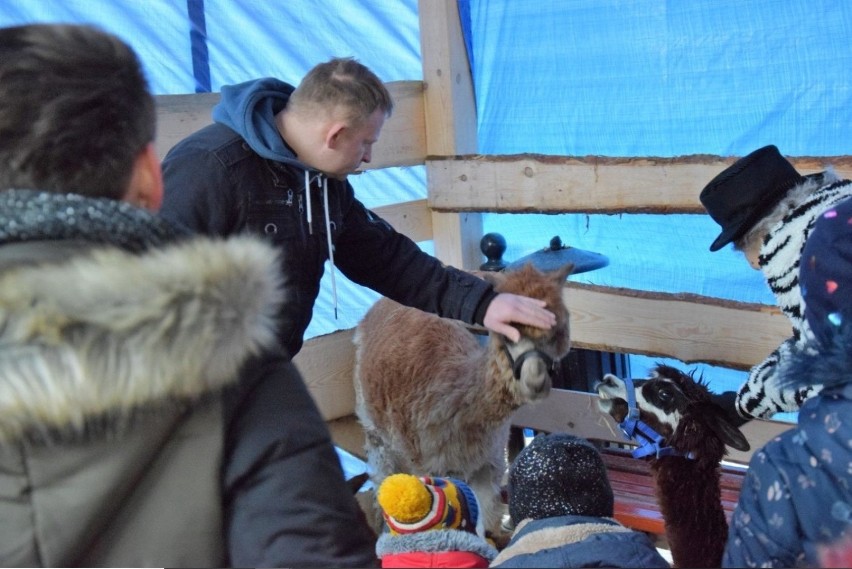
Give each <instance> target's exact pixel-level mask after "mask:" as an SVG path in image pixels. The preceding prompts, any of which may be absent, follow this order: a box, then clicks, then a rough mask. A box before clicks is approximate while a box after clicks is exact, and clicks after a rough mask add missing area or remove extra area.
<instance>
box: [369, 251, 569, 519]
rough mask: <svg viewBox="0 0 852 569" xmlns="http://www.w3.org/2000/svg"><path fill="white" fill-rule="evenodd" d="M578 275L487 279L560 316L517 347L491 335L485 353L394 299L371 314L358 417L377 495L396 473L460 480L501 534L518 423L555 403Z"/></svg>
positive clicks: (522, 273)
mask: <svg viewBox="0 0 852 569" xmlns="http://www.w3.org/2000/svg"><path fill="white" fill-rule="evenodd" d="M572 268H573V267H572V266H571V265H569V266H566V267H564V268H563V269H562V270H559V271H553V272H551V273H542V272H540V271H538V270H536V269H535V268H533V267H532V266H531V265H528V266H526V267H524V268H522V269H519V270H517V271H512V272H509V273H483V274H482V275H481V276H483V277H484V278H487V279H490V280H493V282H494V283H495V290H497V291H498V292H510V293H514V294H520V295H525V296H529V297H532V298H539V299H542V300H544V301H545V302H546V303H547V307H548V309H550V310H551V311H553V312H554V313H555V314H556V325H555V326H554V327H553V328H551V329H550V330H541V329H539V328H533V327H531V326H519V327H518V329H519V330H520V332H521V339H520V340H519V341H518V342H515V343H513V342H510V341H508V340H507V339H506V338H505V337H504V336H502V335H499V334H495V333H491V334H490V335H489V341H488V344H487V345H483V344H482V343H481V342H480V341H479V339H477V338H476V337H475V336H474V335H473V334H471V332H470V331H469V330H468V329H467V328H466V327H465V326H464V325H463V324H462V323H460V322H458V321H456V320H448V319H444V318H439V317H437V316H435V315H433V314H428V313H426V312H422V311H420V310H416V309H414V308H407V307H405V306H402V305H400V304H397V303H395V302H393V301H391V300H388V299H381V300H379V301H378V302H377V303H376V304H375V305H374V306H373V307H372V308H371V309H370V310H369V311H368V313H367V314H366V315H365V316H364V319H363V320H362V321H361V323H360V324H359V325H358V328H357V330H356V332H355V338H354V341H355V344H356V346H357V349H356V353H355V374H354V375H355V378H354V379H355V394H356V407H355V409H356V413H357V414H358V418H359V419H360V420H361V424H362V425H363V427H364V431H365V433H366V451H367V461H368V463H369V465H370V469H371V472H372V479H373V482H374V484H375V485H376V486H378V485H379V484H381V481H382V480H383V479H384V478H385V477H386V476H389V475H391V474H395V473H408V474H415V475H418V476H423V475H428V476H453V477H456V478H460V479H462V480H465V481H466V482H467V483H468V484H469V485H470V487H471V488H472V489H473V491H474V492H475V493H476V495H477V497H478V498H479V500H480V503H481V506H482V516H481V517H482V519H483V520H484V523H485V528H486V529H488V530H490V531H491V532H492V533H494V534H497V533H499V528H500V519H501V513H502V509H503V507H502V504H501V499H500V485H501V483H502V477H503V474H504V472H505V470H506V443H507V440H508V435H509V426H510V421H511V416H512V413H513V412H514V411H515V410H516V409H518V408H519V407H521V406H522V405H525V404H527V403H530V402H533V401H537V400H540V399H543V398H544V397H546V396H547V395H548V393H550V388H551V384H552V378H551V373H552V372H553V369H554V363H555V362H558V361H559V359H560V358H562V357H563V356H564V355H565V354H566V353H567V352H568V350H569V347H570V339H569V334H568V311H567V309H566V308H565V305H564V303H563V301H562V291H563V287H564V285H565V278H566V277H567V275H568V274H569V273H570V271H571V269H572Z"/></svg>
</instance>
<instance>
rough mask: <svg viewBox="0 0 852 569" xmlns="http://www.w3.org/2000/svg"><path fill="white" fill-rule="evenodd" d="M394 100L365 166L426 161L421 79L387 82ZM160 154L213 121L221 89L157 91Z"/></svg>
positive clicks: (158, 151) (157, 143) (158, 150)
mask: <svg viewBox="0 0 852 569" xmlns="http://www.w3.org/2000/svg"><path fill="white" fill-rule="evenodd" d="M386 85H387V87H388V90H389V91H390V93H391V97H393V100H394V112H393V114H392V115H391V117H390V118H389V119H388V120H387V121H386V122H385V125H384V127H383V128H382V136H381V137H380V138H379V141H378V142H377V143H376V145H375V147H374V148H373V159H372V161H371V162H370V163H369V164H365V165H364V168H363V169H365V170H372V169H377V168H387V167H389V166H413V165H419V164H423V163H424V161H425V157H426V154H427V152H426V127H425V111H424V98H423V88H424V85H423V82H422V81H391V82H389V83H387V84H386ZM155 101H156V103H157V139H156V141H155V143H156V148H157V154H158V155H159V156H160V159H162V158H163V157H164V156H165V155H166V152H168V151H169V149H170V148H171V147H172V146H174V145H175V144H177V143H178V142H179V141H181V140H182V139H184V138H185V137H186V136H188V135H190V134H192V133H193V132H195V131H196V130H198V129H200V128H202V127H205V126H207V125H208V124H210V123H212V122H213V119H212V117H211V116H210V113H211V111H212V109H213V106H214V105H215V104H216V103H218V102H219V93H196V94H192V95H157V96H156V97H155Z"/></svg>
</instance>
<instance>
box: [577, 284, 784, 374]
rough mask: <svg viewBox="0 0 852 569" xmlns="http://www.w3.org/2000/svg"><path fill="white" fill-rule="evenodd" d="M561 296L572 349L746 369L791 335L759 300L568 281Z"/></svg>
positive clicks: (778, 316) (780, 318)
mask: <svg viewBox="0 0 852 569" xmlns="http://www.w3.org/2000/svg"><path fill="white" fill-rule="evenodd" d="M563 298H564V300H565V304H566V305H567V306H568V310H569V312H570V314H571V342H572V345H574V346H575V347H578V348H585V349H592V350H601V351H608V352H627V353H633V354H645V355H649V356H661V357H672V358H677V359H679V360H681V361H683V362H686V363H693V362H707V363H712V364H718V365H722V366H725V367H731V368H735V369H748V368H750V367H751V366H752V365H754V364H756V363H759V362H760V361H761V360H762V359H763V358H764V357H765V356H766V355H767V354H769V353H770V352H771V351H772V350H774V349H775V348H777V347H778V345H779V344H780V343H781V342H782V341H783V340H784V339H786V338H788V337H789V336H790V335H791V334H792V328H791V326H790V322H789V321H788V320H787V318H786V317H785V316H784V315H783V314H782V313H781V312H780V311H779V310H778V309H777V308H775V307H773V306H768V305H763V304H748V303H741V302H734V301H726V300H719V299H715V298H711V297H705V296H700V295H694V294H666V293H656V292H644V291H635V290H630V289H622V288H609V287H600V286H594V285H587V284H582V283H574V282H568V283H566V287H565V293H564V295H563Z"/></svg>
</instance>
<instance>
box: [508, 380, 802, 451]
mask: <svg viewBox="0 0 852 569" xmlns="http://www.w3.org/2000/svg"><path fill="white" fill-rule="evenodd" d="M597 400H598V396H597V395H596V394H593V393H584V392H580V391H570V390H567V389H553V390H551V392H550V395H548V396H547V397H546V398H545V399H543V400H541V401H539V402H536V403H531V404H528V405H524V406H523V407H521V408H520V409H518V410H517V411H515V413H514V414H513V415H512V424H514V425H516V426H518V427H529V428H531V429H535V430H539V431H545V432H549V433H570V434H572V435H575V436H578V437H584V438H587V439H592V440H598V441H605V442H611V443H619V444H629V441H628V440H627V439H626V437H625V436H624V434H623V433H622V432H621V429H619V428H618V425H617V424H616V422H615V421H614V420H613V419H612V417H610V416H609V415H608V414H606V413H602V412H601V411H600V409H599V408H598V405H597ZM792 426H793V425H792V424H791V423H786V422H781V421H767V420H760V419H755V420H753V421H749V422H748V423H746V424H745V425H744V426H743V427H741V430H742V431H743V434H744V435H745V436H746V438H747V439H748V441H749V444H750V445H751V449H750V450H748V451H738V450H734V449H728V450H729V453H728V456H727V457H726V460H729V461H731V462H735V463H738V464H748V461H749V460H750V459H751V456H752V454H753V453H754V452H755V451H756V450H758V449H760V448H761V447H762V446H763V445H765V444H766V443H767V442H769V441H770V440H772V439H773V438H775V437H776V436H778V435H779V434H781V433H783V432H784V431H787V430H789V429H790V428H791V427H792Z"/></svg>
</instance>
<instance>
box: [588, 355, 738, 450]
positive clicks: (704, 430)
mask: <svg viewBox="0 0 852 569" xmlns="http://www.w3.org/2000/svg"><path fill="white" fill-rule="evenodd" d="M633 386H634V391H635V400H636V407H637V408H638V409H639V418H640V420H641V421H642V422H644V423H645V424H646V425H648V426H649V427H651V428H652V429H653V430H654V431H656V432H657V433H658V434H659V435H661V436H662V437H663V438H664V439H665V440H666V444H667V445H669V446H671V447H672V448H674V449H676V450H678V451H681V452H683V453H690V452H691V453H694V454H697V455H699V456H706V455H708V454H709V455H716V454H718V459H721V457H722V456H723V455H724V452H725V449H724V446H725V445H728V446H730V447H732V448H735V449H737V450H742V451H746V450H748V449H749V444H748V441H747V440H746V438H745V436H744V435H743V434H742V432H740V430H739V429H738V428H737V426H736V425H734V424H732V423H731V422H730V421H729V420H728V418H727V415H726V414H725V411H724V409H722V408H721V407H719V406H718V405H717V404H716V403H714V402H713V401H712V398H711V396H710V390H709V389H708V388H707V385H706V384H705V383H704V382H703V381H702V380H701V379H700V378H699V379H695V377H693V375H692V374H686V373H683V372H681V371H680V370H678V369H675V368H673V367H670V366H666V365H658V366H657V367H656V368H654V370H653V371H652V372H651V375H650V376H649V377H647V378H644V379H634V380H633ZM627 389H628V385H627V383H625V382H624V380H622V379H620V378H618V377H616V376H614V375H612V374H607V375H606V376H604V378H603V381H601V382H599V383H598V384H597V386H596V390H597V392H598V395H599V399H598V406H599V407H600V409H601V411H603V412H604V413H609V415H610V416H611V417H612V418H613V419H615V420H616V421H617V422H619V423H620V422H622V421H623V420H624V418H625V417H626V416H627V412H628V404H627V399H628V396H627ZM711 439H712V440H711Z"/></svg>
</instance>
